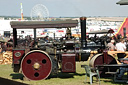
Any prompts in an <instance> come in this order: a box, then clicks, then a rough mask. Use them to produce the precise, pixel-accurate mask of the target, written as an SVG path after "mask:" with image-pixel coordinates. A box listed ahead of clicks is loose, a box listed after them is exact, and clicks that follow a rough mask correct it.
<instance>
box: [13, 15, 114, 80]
mask: <svg viewBox="0 0 128 85" xmlns="http://www.w3.org/2000/svg"><path fill="white" fill-rule="evenodd" d="M80 23H81V42H76V40H75V39H74V38H73V37H72V36H71V28H72V27H76V26H77V25H78V21H77V20H63V21H12V22H11V23H10V24H11V27H12V28H13V71H14V72H18V73H22V74H23V75H24V77H26V78H28V79H29V80H42V79H46V78H47V77H48V76H49V75H51V74H54V73H57V72H58V71H59V70H61V72H68V73H69V72H76V61H87V60H88V58H89V56H90V51H88V49H90V48H93V49H94V46H93V47H92V46H90V44H88V43H87V41H86V18H85V17H81V18H80ZM39 28H40V29H41V28H51V29H52V28H67V32H66V36H65V37H64V38H62V39H60V41H56V39H54V40H53V41H52V42H45V41H44V40H43V39H41V38H37V37H36V33H37V32H36V29H39ZM19 29H33V32H34V33H33V34H34V39H33V40H31V39H28V40H27V41H24V40H23V43H22V42H21V40H20V39H18V38H17V35H18V33H17V30H19ZM95 47H96V46H95ZM96 48H97V47H96ZM100 48H102V45H101V46H100ZM104 55H105V56H106V57H105V58H104ZM105 59H106V60H105ZM90 61H91V63H90V65H91V66H92V67H95V66H96V65H99V64H104V63H107V64H109V63H113V61H114V63H115V60H114V58H113V57H112V56H110V55H108V54H102V53H100V54H97V55H96V56H94V57H92V58H91V60H90ZM99 61H101V62H99ZM101 73H103V72H101Z"/></svg>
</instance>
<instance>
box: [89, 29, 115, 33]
mask: <svg viewBox="0 0 128 85" xmlns="http://www.w3.org/2000/svg"><path fill="white" fill-rule="evenodd" d="M105 33H106V34H107V33H114V31H113V30H112V29H110V30H105V29H104V30H98V31H91V32H89V33H87V34H105Z"/></svg>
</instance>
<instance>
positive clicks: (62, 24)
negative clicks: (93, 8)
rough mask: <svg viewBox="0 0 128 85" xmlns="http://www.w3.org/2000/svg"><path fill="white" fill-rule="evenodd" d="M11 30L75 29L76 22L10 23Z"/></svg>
mask: <svg viewBox="0 0 128 85" xmlns="http://www.w3.org/2000/svg"><path fill="white" fill-rule="evenodd" d="M10 25H11V27H12V28H17V29H31V28H32V29H33V28H68V27H76V26H77V25H78V21H77V20H63V21H62V20H61V21H11V22H10Z"/></svg>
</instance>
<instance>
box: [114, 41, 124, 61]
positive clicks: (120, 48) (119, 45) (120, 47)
mask: <svg viewBox="0 0 128 85" xmlns="http://www.w3.org/2000/svg"><path fill="white" fill-rule="evenodd" d="M115 49H116V50H117V51H121V52H125V51H126V45H125V44H124V39H120V42H119V43H117V44H116V46H115ZM125 56H126V54H125V53H117V57H118V59H120V58H124V57H125Z"/></svg>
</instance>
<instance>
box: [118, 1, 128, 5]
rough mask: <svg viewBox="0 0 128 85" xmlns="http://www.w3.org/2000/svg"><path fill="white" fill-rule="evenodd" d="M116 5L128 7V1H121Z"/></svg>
mask: <svg viewBox="0 0 128 85" xmlns="http://www.w3.org/2000/svg"><path fill="white" fill-rule="evenodd" d="M116 4H120V5H128V0H120V1H119V2H117V3H116Z"/></svg>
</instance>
